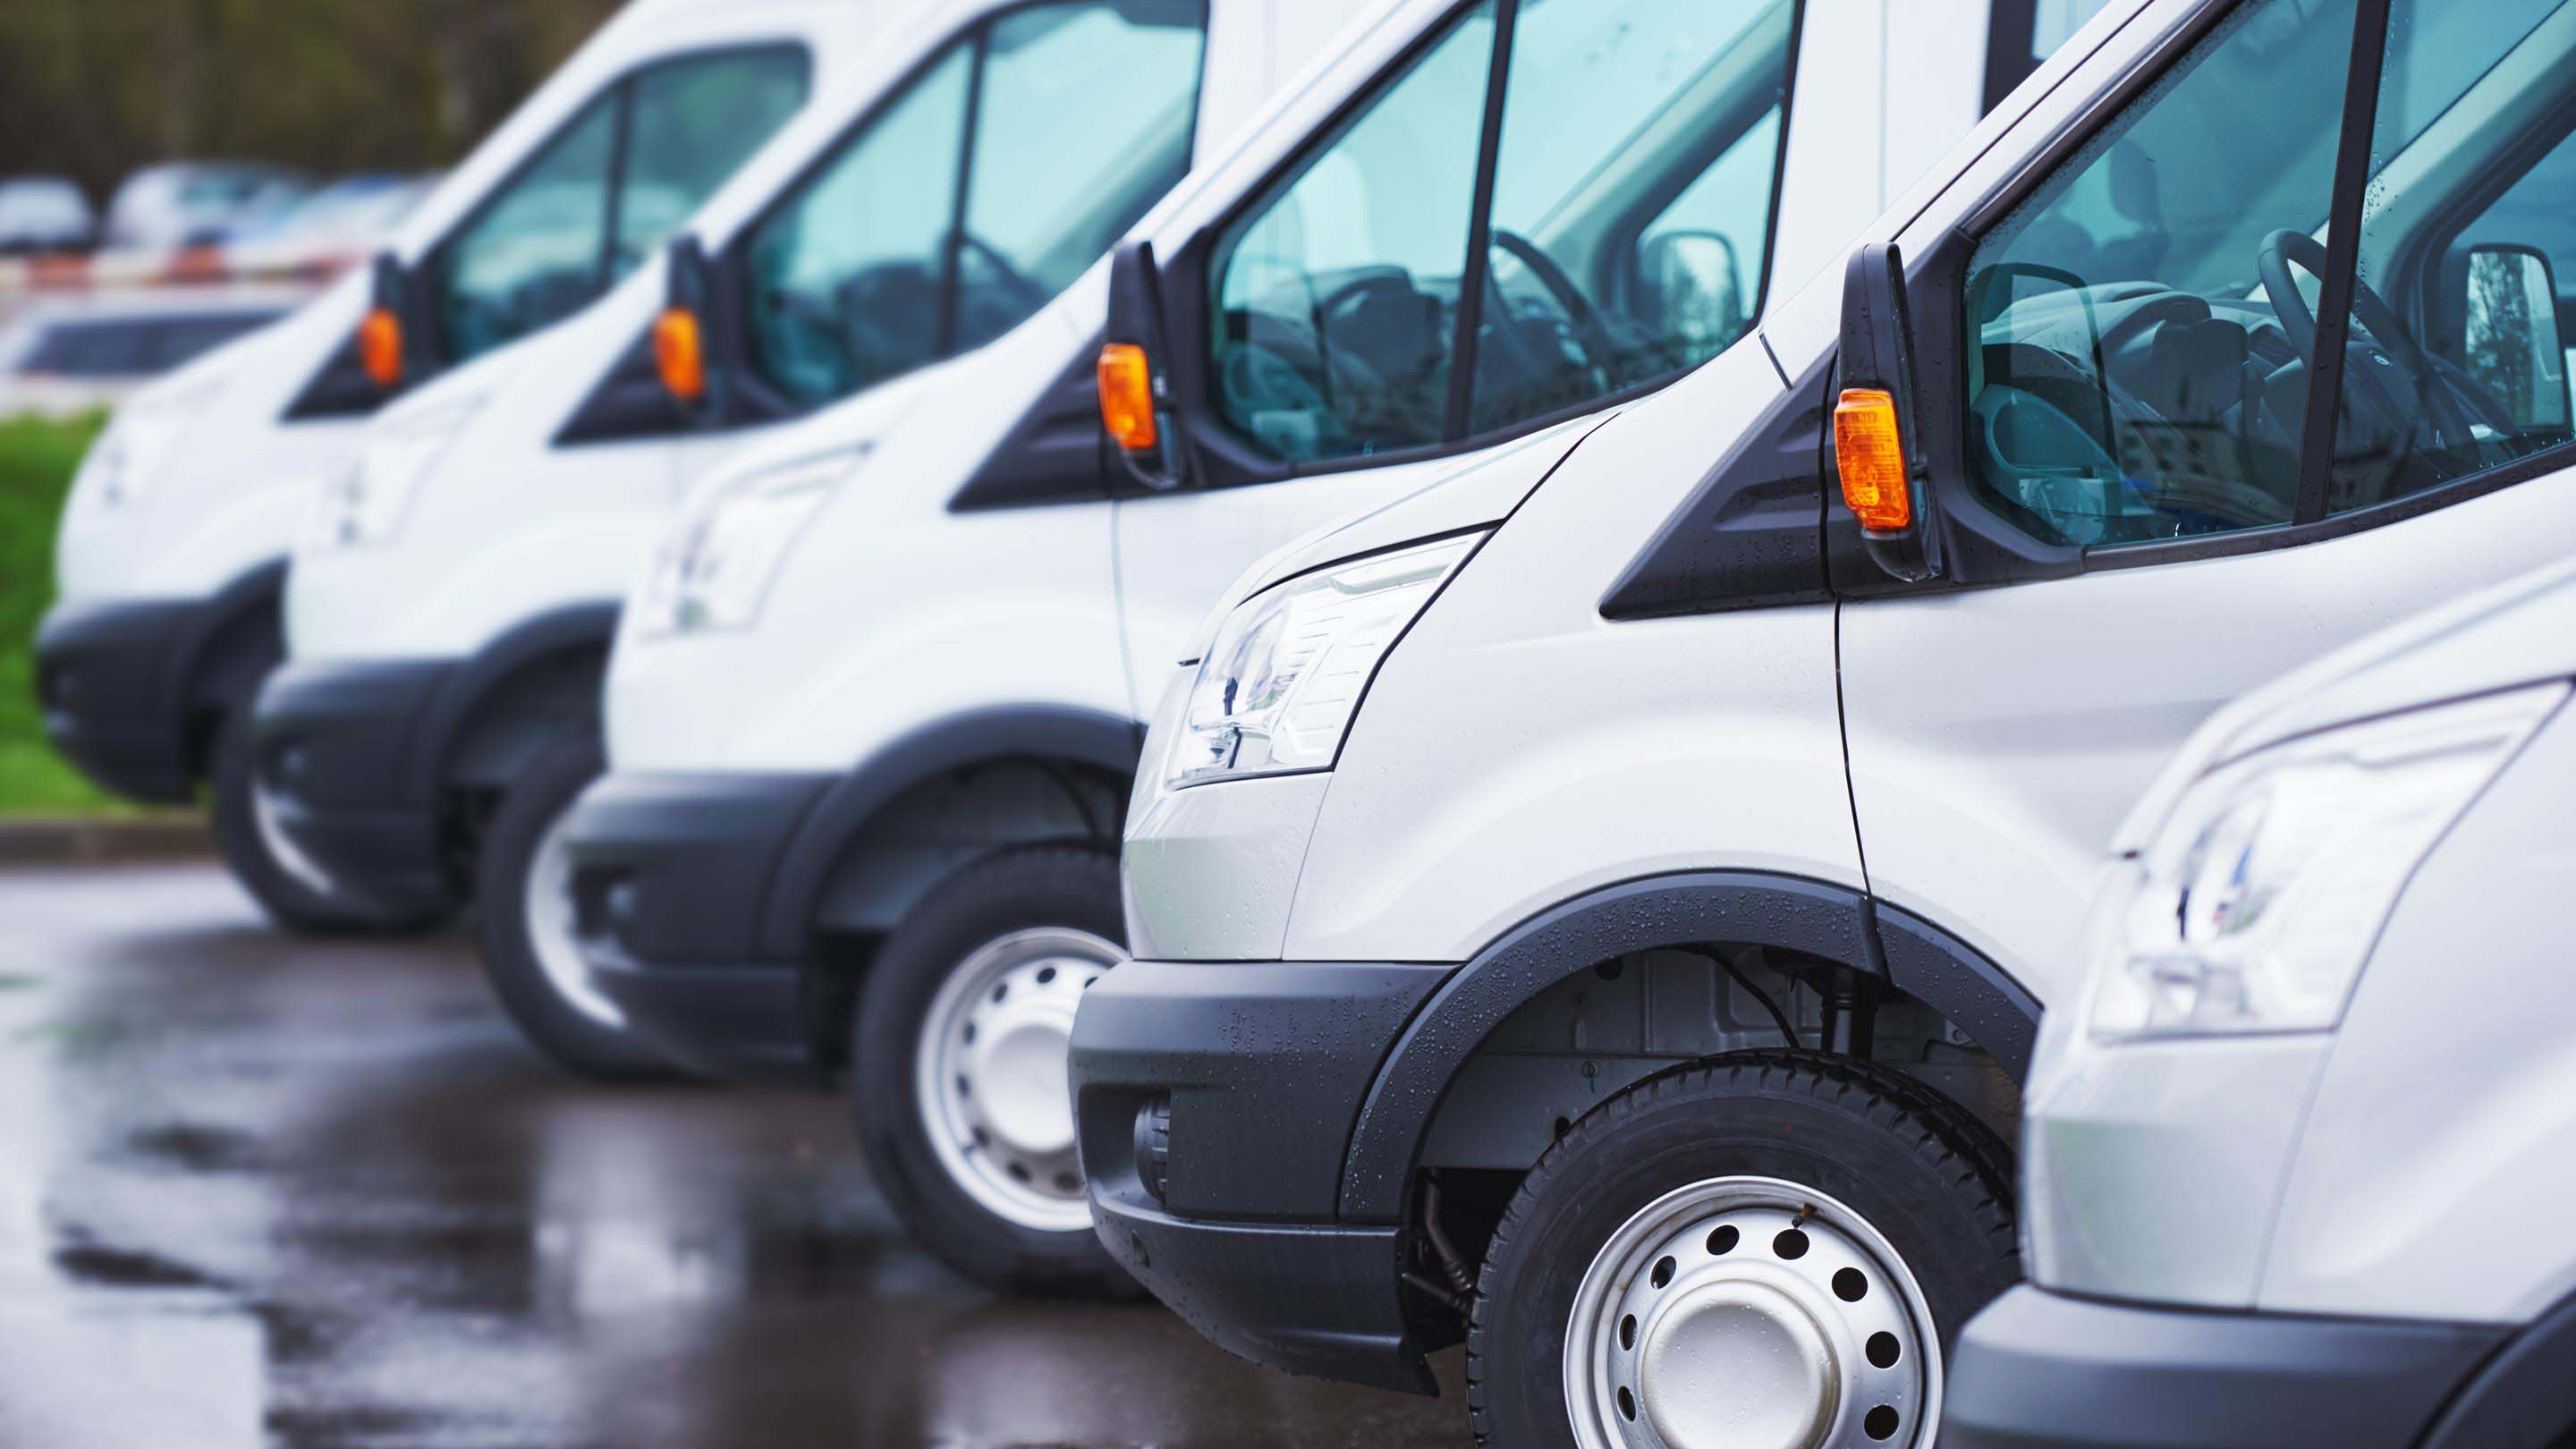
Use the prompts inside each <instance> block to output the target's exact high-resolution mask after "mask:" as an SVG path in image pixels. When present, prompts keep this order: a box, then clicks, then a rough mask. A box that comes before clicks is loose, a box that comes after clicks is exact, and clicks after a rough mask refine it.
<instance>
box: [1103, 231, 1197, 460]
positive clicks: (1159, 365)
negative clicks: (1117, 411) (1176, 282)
mask: <svg viewBox="0 0 2576 1449" xmlns="http://www.w3.org/2000/svg"><path fill="white" fill-rule="evenodd" d="M1102 342H1103V343H1104V345H1105V348H1106V351H1105V352H1104V354H1103V356H1104V359H1105V358H1107V357H1108V356H1109V354H1111V353H1117V352H1120V351H1126V354H1127V356H1128V358H1130V359H1131V360H1132V359H1133V358H1134V356H1135V352H1136V351H1141V352H1142V354H1143V360H1144V366H1145V370H1146V376H1147V380H1148V385H1149V386H1150V388H1151V402H1150V408H1151V411H1152V416H1153V420H1154V427H1153V428H1152V433H1153V441H1152V442H1151V443H1150V444H1148V445H1147V446H1144V447H1141V448H1140V447H1131V446H1128V445H1127V444H1126V443H1125V442H1124V441H1122V440H1121V439H1119V438H1117V437H1115V436H1113V437H1111V438H1110V440H1109V447H1110V450H1111V451H1112V452H1114V453H1116V454H1117V455H1118V458H1119V461H1120V462H1121V463H1122V464H1124V465H1125V467H1126V469H1127V474H1128V476H1129V477H1131V478H1133V479H1135V480H1136V481H1137V482H1138V483H1140V484H1142V485H1144V486H1145V487H1147V488H1150V489H1153V490H1154V491H1156V492H1170V491H1172V490H1173V489H1177V488H1180V487H1182V486H1183V485H1184V484H1185V483H1186V482H1187V481H1188V480H1187V477H1186V469H1185V466H1184V464H1183V462H1182V460H1183V458H1184V457H1185V453H1184V451H1183V449H1182V447H1181V445H1180V440H1179V439H1178V438H1177V437H1176V436H1175V434H1174V428H1173V413H1172V390H1171V382H1170V378H1169V375H1168V373H1167V371H1166V369H1167V368H1168V367H1169V365H1170V359H1171V346H1170V335H1169V331H1168V329H1167V328H1166V327H1165V325H1164V321H1163V279H1162V269H1161V268H1160V267H1159V266H1158V265H1157V264H1156V262H1155V258H1154V244H1153V243H1152V242H1143V241H1139V242H1129V243H1127V244H1126V245H1124V246H1122V247H1120V248H1119V249H1118V250H1117V252H1116V253H1114V254H1113V255H1112V256H1111V257H1110V259H1109V318H1108V323H1107V326H1106V327H1105V328H1104V330H1103V332H1102ZM1130 349H1132V350H1130ZM1110 377H1111V369H1110V367H1109V366H1108V365H1107V363H1106V362H1104V365H1103V368H1102V385H1103V387H1104V388H1105V387H1108V386H1110V385H1111V382H1110ZM1103 403H1104V409H1103V412H1104V428H1107V426H1108V425H1107V423H1106V422H1105V419H1106V417H1107V415H1108V414H1109V412H1110V411H1111V410H1112V409H1111V407H1110V405H1109V404H1110V400H1109V399H1108V398H1107V396H1106V395H1104V398H1103ZM1131 406H1132V404H1131Z"/></svg>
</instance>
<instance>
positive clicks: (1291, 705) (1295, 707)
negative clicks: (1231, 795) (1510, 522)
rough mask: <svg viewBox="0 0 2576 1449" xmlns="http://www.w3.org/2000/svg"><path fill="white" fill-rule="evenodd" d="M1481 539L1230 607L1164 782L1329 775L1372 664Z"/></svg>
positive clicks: (1344, 569) (1303, 580)
mask: <svg viewBox="0 0 2576 1449" xmlns="http://www.w3.org/2000/svg"><path fill="white" fill-rule="evenodd" d="M1481 537H1482V535H1473V536H1467V537H1461V538H1449V539H1443V540H1441V541H1440V542H1438V543H1433V544H1425V545H1423V546H1421V547H1419V548H1409V549H1405V550H1402V551H1400V552H1397V553H1388V554H1379V555H1377V556H1375V557H1373V558H1364V559H1360V560H1358V561H1356V562H1353V563H1347V564H1342V565H1340V566H1338V567H1335V568H1329V569H1324V570H1321V571H1319V572H1316V573H1311V574H1306V575H1303V576H1302V577H1299V578H1294V579H1290V580H1289V581H1288V582H1286V583H1284V584H1281V585H1279V586H1278V587H1277V588H1274V589H1269V590H1266V591H1264V592H1262V593H1259V594H1256V595H1254V596H1253V597H1251V598H1249V599H1246V600H1244V601H1243V602H1242V603H1241V604H1240V605H1238V606H1236V608H1235V610H1234V612H1233V613H1232V614H1229V615H1227V616H1226V620H1225V623H1224V625H1223V626H1222V627H1220V628H1219V629H1218V630H1217V634H1216V641H1215V642H1214V643H1213V644H1211V645H1210V646H1209V648H1208V652H1207V658H1206V659H1204V660H1202V661H1201V662H1200V664H1199V672H1198V678H1197V680H1196V681H1195V682H1194V683H1193V684H1192V685H1191V686H1190V693H1189V700H1188V704H1187V706H1186V713H1185V714H1184V715H1183V717H1182V720H1181V724H1180V727H1179V728H1178V729H1176V730H1175V731H1173V741H1172V753H1171V759H1170V761H1169V763H1168V765H1167V766H1166V769H1165V773H1164V783H1165V784H1166V785H1169V786H1172V787H1179V786H1183V785H1199V784H1205V783H1207V782H1208V781H1211V780H1223V779H1235V778H1242V777H1246V776H1252V775H1284V774H1291V773H1294V772H1297V771H1300V770H1320V769H1323V768H1325V767H1326V766H1328V765H1330V764H1332V762H1333V757H1334V755H1335V754H1336V753H1338V752H1339V751H1340V749H1341V747H1342V736H1343V734H1344V733H1345V732H1347V731H1348V730H1349V729H1350V725H1351V716H1352V714H1353V713H1354V712H1355V711H1356V710H1358V708H1359V703H1360V693H1361V691H1363V690H1365V689H1366V688H1367V687H1368V682H1369V680H1370V678H1371V677H1372V676H1374V675H1375V674H1376V673H1377V666H1378V662H1379V661H1380V660H1382V659H1384V658H1385V657H1386V652H1387V650H1388V649H1390V648H1392V647H1394V644H1395V641H1396V638H1397V636H1399V635H1401V634H1402V633H1403V632H1404V631H1405V629H1406V628H1407V627H1408V626H1409V625H1411V624H1412V623H1413V621H1414V619H1416V618H1417V617H1419V616H1420V615H1421V613H1422V610H1423V609H1424V607H1425V606H1427V605H1428V604H1429V603H1430V602H1431V599H1432V596H1433V595H1435V594H1437V593H1438V592H1439V591H1440V585H1441V583H1442V581H1444V580H1445V579H1447V578H1448V577H1449V575H1450V573H1451V572H1452V571H1454V570H1455V569H1456V568H1457V567H1458V565H1459V564H1460V563H1462V562H1464V561H1465V560H1466V558H1467V555H1468V554H1470V553H1472V552H1474V551H1475V547H1476V544H1477V543H1478V542H1479V541H1480V539H1481Z"/></svg>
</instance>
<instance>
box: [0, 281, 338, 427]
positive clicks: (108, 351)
mask: <svg viewBox="0 0 2576 1449" xmlns="http://www.w3.org/2000/svg"><path fill="white" fill-rule="evenodd" d="M302 299H303V293H302V291H301V290H299V289H292V288H287V289H279V288H268V289H250V288H231V287H227V288H217V289H208V288H201V287H162V288H155V289H152V290H150V291H143V292H130V293H113V294H109V295H104V296H95V297H66V298H54V299H48V300H45V301H41V302H38V303H35V304H34V305H32V306H29V307H27V308H26V309H24V310H23V311H21V312H19V313H18V314H17V315H16V316H15V317H13V318H12V319H10V321H9V322H8V323H7V324H6V325H0V418H10V417H17V416H20V415H22V414H27V413H35V414H40V415H43V416H47V417H58V418H64V417H73V416H76V415H78V414H81V413H85V412H89V411H92V410H94V409H99V408H109V407H114V406H115V405H116V404H118V403H120V402H123V401H124V400H125V399H126V398H127V397H129V396H131V395H132V394H133V393H134V391H135V390H136V389H138V388H140V387H141V386H143V384H145V383H147V382H150V381H151V380H152V379H154V378H156V377H158V376H160V375H161V374H162V373H164V372H167V371H169V370H171V369H172V368H175V367H178V366H180V365H182V364H184V363H187V362H189V361H192V360H194V359H195V358H196V357H198V356H199V355H201V354H203V353H205V352H208V351H210V350H212V349H213V348H215V347H217V346H219V345H221V344H222V343H226V342H230V341H231V340H232V339H234V338H236V337H239V336H241V335H242V334H243V333H245V332H249V331H252V330H253V329H256V328H259V327H264V326H266V325H268V324H269V323H271V322H274V321H276V320H277V319H278V318H280V317H282V316H284V315H286V313H287V311H288V310H289V309H290V308H292V307H293V306H294V305H295V304H296V303H297V302H299V301H301V300H302Z"/></svg>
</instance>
